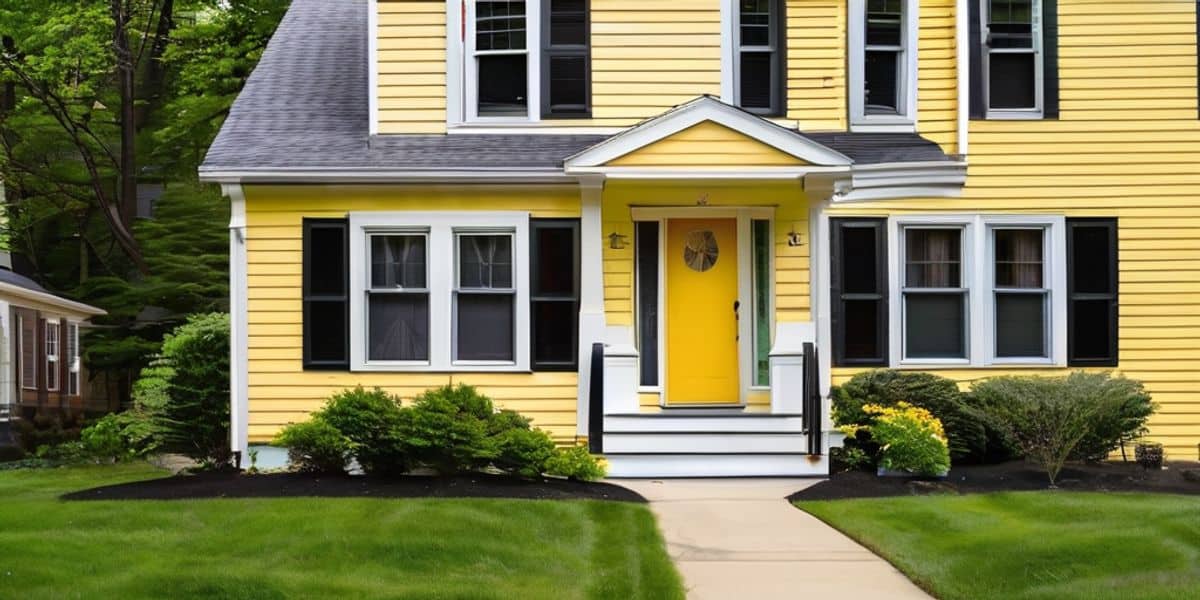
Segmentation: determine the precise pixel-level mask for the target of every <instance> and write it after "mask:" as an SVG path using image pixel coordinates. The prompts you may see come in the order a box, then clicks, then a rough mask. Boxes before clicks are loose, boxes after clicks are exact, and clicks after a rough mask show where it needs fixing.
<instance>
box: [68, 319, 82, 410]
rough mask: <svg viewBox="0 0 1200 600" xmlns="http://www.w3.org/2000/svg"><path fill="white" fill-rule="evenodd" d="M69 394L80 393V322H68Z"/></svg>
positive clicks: (76, 394)
mask: <svg viewBox="0 0 1200 600" xmlns="http://www.w3.org/2000/svg"><path fill="white" fill-rule="evenodd" d="M66 343H67V394H68V395H71V396H78V395H79V373H80V367H81V365H80V361H79V324H78V323H67V341H66Z"/></svg>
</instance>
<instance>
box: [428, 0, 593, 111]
mask: <svg viewBox="0 0 1200 600" xmlns="http://www.w3.org/2000/svg"><path fill="white" fill-rule="evenodd" d="M458 16H460V17H463V18H465V19H466V21H465V23H464V24H463V27H462V28H461V31H462V32H463V38H462V56H463V57H464V60H463V69H462V75H463V76H462V82H463V86H462V88H463V89H462V93H461V94H458V93H457V92H456V90H455V89H454V86H452V87H451V91H450V93H449V97H450V102H451V103H452V104H456V103H458V102H461V103H462V105H461V108H460V107H457V106H452V107H451V111H450V113H451V119H452V120H464V121H469V122H478V121H484V122H486V121H491V122H528V121H538V120H541V119H542V118H550V117H585V116H587V115H588V114H589V113H590V111H591V90H590V88H591V48H590V46H591V45H590V37H591V32H590V27H589V11H588V1H587V0H475V1H473V2H468V3H467V11H466V14H465V15H458ZM451 31H454V28H452V29H451ZM450 76H451V80H452V81H454V80H456V79H457V76H456V74H455V73H451V74H450Z"/></svg>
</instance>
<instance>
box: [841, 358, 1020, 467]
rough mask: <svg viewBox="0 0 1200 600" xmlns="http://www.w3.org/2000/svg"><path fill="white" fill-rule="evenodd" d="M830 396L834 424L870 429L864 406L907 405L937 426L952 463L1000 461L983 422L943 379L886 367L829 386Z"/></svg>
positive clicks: (870, 446) (863, 442) (871, 450)
mask: <svg viewBox="0 0 1200 600" xmlns="http://www.w3.org/2000/svg"><path fill="white" fill-rule="evenodd" d="M831 396H832V402H833V419H834V424H835V425H838V426H846V425H870V424H871V423H872V422H873V420H874V416H873V415H871V414H869V413H867V412H866V411H865V410H864V407H865V406H867V405H875V406H883V407H890V406H896V405H897V404H899V403H900V402H907V403H909V404H911V405H913V406H916V407H919V408H923V409H925V410H927V411H929V412H930V413H932V414H933V416H934V417H936V418H937V419H938V420H939V421H941V422H942V424H943V425H944V427H945V429H946V436H947V440H948V443H949V447H950V456H951V458H952V459H953V460H954V461H955V462H958V461H962V462H980V461H984V460H994V459H996V458H1006V457H997V456H995V454H997V453H996V452H992V451H989V443H988V431H987V429H986V426H985V424H984V423H982V422H980V420H979V419H978V418H977V417H976V416H975V415H974V414H973V413H972V412H971V411H970V410H969V408H968V405H967V403H966V401H965V398H964V396H963V393H962V392H961V391H959V389H958V384H957V383H955V382H954V381H951V380H949V379H946V378H944V377H938V376H937V375H933V374H931V373H912V372H903V371H895V370H891V369H879V370H874V371H866V372H863V373H859V374H857V375H855V376H854V377H852V378H851V379H850V381H847V382H846V383H845V384H843V385H841V386H838V387H835V388H833V390H831ZM855 443H856V444H858V445H859V446H860V447H861V448H862V449H863V450H864V451H866V453H867V454H869V455H874V454H876V452H877V448H876V444H875V443H874V442H873V441H872V440H871V438H870V437H869V436H868V437H864V438H861V439H857V440H855ZM1000 454H1003V452H1001V453H1000Z"/></svg>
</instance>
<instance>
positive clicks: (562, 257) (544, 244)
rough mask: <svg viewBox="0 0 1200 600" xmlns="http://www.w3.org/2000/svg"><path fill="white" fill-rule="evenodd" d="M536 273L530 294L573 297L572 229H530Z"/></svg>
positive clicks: (573, 246)
mask: <svg viewBox="0 0 1200 600" xmlns="http://www.w3.org/2000/svg"><path fill="white" fill-rule="evenodd" d="M533 249H534V253H535V256H536V257H537V260H536V265H537V272H536V273H534V274H533V295H534V296H538V297H545V296H562V297H567V298H572V297H574V296H575V232H574V230H572V229H570V228H566V227H535V228H533Z"/></svg>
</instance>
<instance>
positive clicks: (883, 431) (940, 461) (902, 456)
mask: <svg viewBox="0 0 1200 600" xmlns="http://www.w3.org/2000/svg"><path fill="white" fill-rule="evenodd" d="M863 413H865V414H866V415H867V416H868V417H871V421H872V422H871V424H870V425H847V426H843V427H842V431H843V432H844V433H845V434H846V436H847V437H849V438H851V439H854V438H857V437H858V435H860V434H861V433H862V432H870V434H871V439H872V440H874V442H875V443H876V444H878V445H879V466H880V467H883V468H884V469H888V470H890V471H900V472H906V473H912V474H913V475H927V476H937V475H944V474H945V473H946V472H947V471H948V470H950V450H949V447H948V446H947V444H946V433H945V431H944V430H943V429H942V422H941V421H939V420H938V419H937V418H935V417H934V416H933V415H932V414H931V413H930V412H929V411H928V410H925V409H923V408H919V407H916V406H913V405H911V404H909V403H907V402H898V403H897V404H896V406H880V405H878V404H868V405H866V406H864V407H863Z"/></svg>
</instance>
